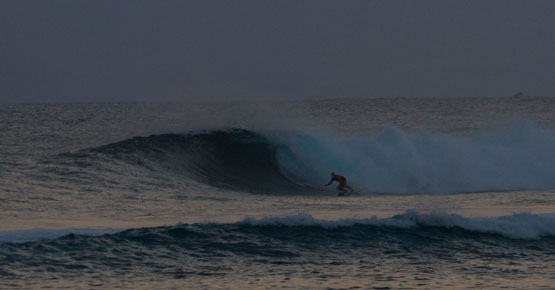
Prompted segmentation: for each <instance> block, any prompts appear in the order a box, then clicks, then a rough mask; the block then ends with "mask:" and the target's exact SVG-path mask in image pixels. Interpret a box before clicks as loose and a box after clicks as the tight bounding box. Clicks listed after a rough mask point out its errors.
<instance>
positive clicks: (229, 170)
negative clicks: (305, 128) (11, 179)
mask: <svg viewBox="0 0 555 290" xmlns="http://www.w3.org/2000/svg"><path fill="white" fill-rule="evenodd" d="M553 148H555V132H553V131H552V130H547V129H538V128H534V127H533V126H532V125H531V124H529V123H527V122H522V123H519V124H517V125H516V126H514V127H513V128H510V129H506V130H502V131H497V132H489V133H487V134H486V133H484V134H481V135H475V136H465V137H463V136H453V135H448V134H440V133H430V132H404V131H402V130H400V129H398V128H395V127H388V128H385V129H384V130H382V131H381V132H379V133H378V134H376V135H374V136H358V137H345V136H336V135H333V134H309V133H304V132H294V131H249V130H243V129H230V130H216V131H202V132H191V133H186V134H163V135H152V136H148V137H135V138H131V139H127V140H124V141H121V142H118V143H113V144H108V145H105V146H101V147H98V148H94V149H91V150H90V152H94V153H101V154H108V155H110V156H112V157H115V158H121V159H130V160H131V159H132V160H133V163H134V164H140V165H141V164H142V165H145V164H150V165H152V164H155V165H160V166H162V167H164V168H165V169H169V170H174V171H177V172H180V173H184V174H186V175H187V176H188V177H190V178H193V179H195V180H197V181H200V182H202V183H206V184H209V185H212V186H215V187H221V188H231V189H234V190H239V191H248V192H264V193H299V192H304V193H306V192H311V191H312V192H313V191H318V190H321V189H323V187H322V185H323V184H324V183H326V182H327V181H328V180H329V173H330V172H331V171H336V172H337V173H339V174H342V175H344V176H346V177H347V179H348V180H349V182H350V183H351V184H354V185H355V187H358V188H360V189H362V190H363V192H369V193H370V192H379V193H395V194H414V193H464V192H483V191H514V190H546V189H554V188H555V150H552V149H553ZM137 160H138V161H139V162H137ZM145 160H146V161H145Z"/></svg>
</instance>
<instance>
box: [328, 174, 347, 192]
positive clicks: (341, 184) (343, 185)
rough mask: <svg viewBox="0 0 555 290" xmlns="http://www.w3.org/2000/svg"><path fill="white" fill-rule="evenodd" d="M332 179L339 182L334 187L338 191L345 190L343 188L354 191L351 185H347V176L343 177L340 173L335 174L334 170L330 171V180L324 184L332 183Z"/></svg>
mask: <svg viewBox="0 0 555 290" xmlns="http://www.w3.org/2000/svg"><path fill="white" fill-rule="evenodd" d="M334 181H337V182H339V185H338V186H337V187H336V188H337V190H339V191H345V189H348V190H350V191H354V190H353V188H352V187H350V186H348V185H347V178H345V177H343V176H341V175H338V174H335V172H332V173H331V180H330V182H329V183H328V184H326V185H324V186H328V185H330V184H332V183H333V182H334Z"/></svg>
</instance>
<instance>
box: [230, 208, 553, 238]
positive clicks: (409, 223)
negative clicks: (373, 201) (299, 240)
mask: <svg viewBox="0 0 555 290" xmlns="http://www.w3.org/2000/svg"><path fill="white" fill-rule="evenodd" d="M240 223H244V224H249V225H279V226H320V227H324V228H337V227H348V226H354V225H374V226H386V227H396V228H414V227H418V226H434V227H445V228H453V227H458V228H462V229H465V230H469V231H476V232H482V233H495V234H501V235H503V236H506V237H509V238H514V239H538V238H541V237H545V236H552V237H555V214H544V215H535V214H527V213H520V214H514V215H509V216H502V217H481V218H466V217H463V216H460V215H456V214H449V213H445V212H436V213H431V214H422V213H419V212H416V211H407V212H406V213H404V214H400V215H396V216H393V217H390V218H384V219H380V218H377V217H375V216H373V217H370V218H367V219H340V220H335V221H334V220H321V219H315V218H314V217H312V216H311V215H308V214H296V215H290V216H284V217H277V216H268V217H263V218H260V219H255V218H252V217H247V218H245V219H244V220H243V221H242V222H240Z"/></svg>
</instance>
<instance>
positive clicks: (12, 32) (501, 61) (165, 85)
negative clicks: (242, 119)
mask: <svg viewBox="0 0 555 290" xmlns="http://www.w3.org/2000/svg"><path fill="white" fill-rule="evenodd" d="M0 36H1V42H0V103H17V102H92V101H134V100H136V101H143V100H149V101H156V100H203V99H234V100H235V99H301V98H302V99H307V98H309V99H316V98H375V97H483V96H485V97H496V96H512V95H514V94H516V93H518V92H523V93H524V94H526V95H532V96H555V1H505V0H504V1H446V0H441V1H327V0H323V1H261V0H255V1H170V0H167V1H136V0H134V1H78V0H68V1H54V0H53V1H0Z"/></svg>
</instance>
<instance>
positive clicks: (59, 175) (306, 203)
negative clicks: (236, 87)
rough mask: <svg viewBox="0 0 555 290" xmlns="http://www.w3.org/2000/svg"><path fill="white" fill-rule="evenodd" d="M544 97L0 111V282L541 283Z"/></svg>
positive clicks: (551, 103) (552, 164) (553, 238)
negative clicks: (344, 191) (338, 178)
mask: <svg viewBox="0 0 555 290" xmlns="http://www.w3.org/2000/svg"><path fill="white" fill-rule="evenodd" d="M554 109H555V99H553V98H527V97H521V98H465V99H369V100H358V99H353V100H320V101H273V102H233V103H231V102H230V103H225V102H220V103H98V104H18V105H1V106H0V174H1V179H0V288H2V289H30V288H31V289H34V288H48V287H49V288H55V289H63V288H66V289H76V288H91V289H107V288H108V289H110V288H123V289H153V288H160V289H194V288H200V289H205V288H210V289H245V288H253V289H269V288H290V289H373V288H375V289H437V288H448V289H465V288H483V289H487V288H490V289H499V288H505V289H553V288H555V278H554V277H555V150H553V148H555V115H554V114H553V112H554V111H555V110H554ZM332 171H335V172H336V173H338V174H341V175H343V176H345V177H346V178H347V180H348V182H349V184H350V185H351V186H353V187H354V188H356V190H357V191H358V193H357V194H353V195H348V196H345V197H338V196H337V193H338V192H337V190H336V189H335V188H334V187H335V186H336V185H337V184H334V185H333V186H329V187H324V186H323V185H324V184H326V183H327V182H328V181H329V177H330V172H332Z"/></svg>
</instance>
